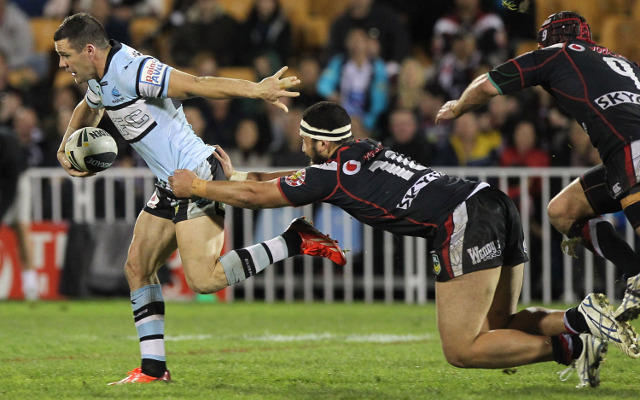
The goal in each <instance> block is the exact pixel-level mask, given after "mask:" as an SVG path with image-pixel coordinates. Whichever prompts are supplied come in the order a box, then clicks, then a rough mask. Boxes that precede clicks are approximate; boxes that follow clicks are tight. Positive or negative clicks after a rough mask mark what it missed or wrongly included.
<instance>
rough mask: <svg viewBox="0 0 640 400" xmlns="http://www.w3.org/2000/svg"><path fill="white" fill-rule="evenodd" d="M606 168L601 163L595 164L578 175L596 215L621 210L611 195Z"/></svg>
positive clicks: (618, 203) (617, 201) (618, 202)
mask: <svg viewBox="0 0 640 400" xmlns="http://www.w3.org/2000/svg"><path fill="white" fill-rule="evenodd" d="M606 174H607V170H606V169H605V167H604V165H603V164H600V165H597V166H595V167H593V168H591V169H590V170H588V171H587V172H585V173H584V174H583V175H582V176H581V177H580V185H582V190H583V191H584V195H585V197H586V198H587V201H588V202H589V204H590V205H591V208H592V209H593V211H594V212H595V213H596V215H604V214H611V213H615V212H618V211H622V206H621V205H620V201H619V200H616V199H614V198H613V197H612V195H611V191H610V190H609V186H608V185H607V179H606Z"/></svg>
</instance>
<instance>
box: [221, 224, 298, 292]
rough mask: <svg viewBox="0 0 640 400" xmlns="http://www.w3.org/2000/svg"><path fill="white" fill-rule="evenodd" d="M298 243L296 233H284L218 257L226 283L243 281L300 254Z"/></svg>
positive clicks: (231, 283)
mask: <svg viewBox="0 0 640 400" xmlns="http://www.w3.org/2000/svg"><path fill="white" fill-rule="evenodd" d="M300 243H301V239H300V236H299V235H298V234H297V233H293V234H292V233H290V232H285V233H283V234H282V235H281V236H278V237H276V238H273V239H271V240H267V241H266V242H262V243H258V244H254V245H253V246H249V247H245V248H243V249H237V250H232V251H230V252H228V253H227V254H225V255H224V256H222V257H220V264H222V267H223V268H224V272H225V274H226V275H227V283H228V284H229V285H233V284H235V283H238V282H241V281H244V280H245V279H247V278H250V277H252V276H253V275H255V274H257V273H258V272H260V271H262V270H263V269H265V268H266V267H268V266H269V265H271V264H273V263H275V262H278V261H282V260H284V259H286V258H289V257H292V256H295V255H297V254H300V250H299V249H300Z"/></svg>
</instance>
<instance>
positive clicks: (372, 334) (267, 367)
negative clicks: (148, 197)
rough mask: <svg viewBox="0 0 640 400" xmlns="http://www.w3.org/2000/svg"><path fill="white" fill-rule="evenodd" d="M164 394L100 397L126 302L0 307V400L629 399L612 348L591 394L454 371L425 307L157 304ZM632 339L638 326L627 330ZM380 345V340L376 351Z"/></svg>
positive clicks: (547, 372)
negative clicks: (165, 371)
mask: <svg viewBox="0 0 640 400" xmlns="http://www.w3.org/2000/svg"><path fill="white" fill-rule="evenodd" d="M166 312H167V318H166V336H167V340H168V342H167V357H168V365H169V369H170V370H171V373H172V377H173V382H172V383H170V384H164V383H161V384H151V385H124V386H107V385H106V383H107V382H110V381H114V380H119V379H121V378H122V377H123V376H124V374H125V373H126V372H127V371H128V370H130V369H133V368H134V367H136V366H138V365H139V349H138V342H137V337H136V334H135V328H134V326H133V322H132V317H131V309H130V306H129V304H128V302H127V301H126V300H113V301H82V302H81V301H69V302H51V303H47V302H43V303H36V304H28V303H20V302H3V303H0V398H1V399H21V400H22V399H93V398H103V399H129V398H130V399H137V398H140V399H214V398H215V399H439V400H441V399H492V400H495V399H542V398H544V399H546V400H552V399H571V398H580V399H584V398H587V399H595V398H598V399H637V398H638V393H639V391H640V380H639V379H638V376H639V375H640V360H631V359H629V358H626V357H625V356H623V355H622V354H621V352H620V351H618V350H617V349H616V348H615V347H613V346H611V347H610V351H609V355H608V357H607V362H606V364H605V365H604V367H603V369H602V373H601V379H602V384H601V386H600V387H599V388H597V389H590V388H584V389H576V388H575V385H576V384H577V377H576V376H573V377H572V379H570V380H569V381H568V382H560V381H559V380H558V378H557V375H556V372H557V371H559V370H561V369H563V368H562V366H560V365H557V364H555V363H542V364H536V365H530V366H524V367H520V368H518V370H517V372H516V373H515V374H513V375H507V374H505V373H503V372H502V371H500V370H463V369H456V368H454V367H452V366H450V365H448V364H447V362H446V361H445V360H444V357H443V355H442V352H441V349H440V342H439V338H438V333H437V330H436V324H435V308H434V306H433V305H427V306H408V305H404V304H395V305H392V306H387V305H383V304H375V305H364V304H354V305H343V304H336V305H325V304H282V303H280V304H273V305H268V304H262V303H254V304H245V303H241V302H239V303H234V304H220V303H217V304H207V303H167V305H166ZM635 325H636V328H637V327H638V324H635ZM382 339H385V340H382Z"/></svg>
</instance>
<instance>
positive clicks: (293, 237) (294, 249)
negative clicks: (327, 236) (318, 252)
mask: <svg viewBox="0 0 640 400" xmlns="http://www.w3.org/2000/svg"><path fill="white" fill-rule="evenodd" d="M281 236H282V238H283V239H284V241H285V242H286V243H287V250H288V251H289V257H291V256H295V255H298V254H302V253H300V246H302V238H301V237H300V235H299V234H298V233H297V232H288V231H285V232H284V233H283V234H282V235H281Z"/></svg>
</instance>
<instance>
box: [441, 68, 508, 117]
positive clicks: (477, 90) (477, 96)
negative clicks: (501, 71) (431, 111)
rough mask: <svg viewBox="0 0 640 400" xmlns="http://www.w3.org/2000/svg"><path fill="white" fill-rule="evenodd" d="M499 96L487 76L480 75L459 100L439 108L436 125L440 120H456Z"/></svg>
mask: <svg viewBox="0 0 640 400" xmlns="http://www.w3.org/2000/svg"><path fill="white" fill-rule="evenodd" d="M499 94H500V92H499V91H498V89H496V87H495V86H493V84H492V83H491V81H490V80H489V75H488V74H482V75H480V76H479V77H477V78H476V79H474V80H473V82H471V83H470V84H469V86H467V88H466V89H465V90H464V92H462V95H461V96H460V99H458V100H451V101H448V102H446V103H445V104H444V105H443V106H442V108H440V111H438V115H436V124H439V123H440V121H442V120H447V119H455V118H458V117H459V116H461V115H462V114H464V113H466V112H467V111H470V110H473V109H474V108H476V107H479V106H481V105H483V104H485V103H487V102H488V101H489V100H491V99H492V98H493V97H495V96H497V95H499Z"/></svg>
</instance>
